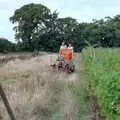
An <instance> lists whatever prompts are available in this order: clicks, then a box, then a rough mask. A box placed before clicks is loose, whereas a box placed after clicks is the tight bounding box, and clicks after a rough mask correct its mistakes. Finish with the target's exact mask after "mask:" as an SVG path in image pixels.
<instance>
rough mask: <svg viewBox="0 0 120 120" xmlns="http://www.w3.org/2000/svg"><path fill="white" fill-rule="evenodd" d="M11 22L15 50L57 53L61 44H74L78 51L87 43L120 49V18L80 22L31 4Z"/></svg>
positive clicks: (19, 10) (12, 18) (42, 6)
mask: <svg viewBox="0 0 120 120" xmlns="http://www.w3.org/2000/svg"><path fill="white" fill-rule="evenodd" d="M10 21H11V22H12V23H13V24H14V25H15V26H14V28H13V29H14V31H15V39H16V44H12V43H11V44H12V46H13V47H12V50H13V51H35V50H37V51H52V52H56V51H58V49H59V46H60V44H61V42H62V41H65V42H67V43H72V44H73V46H74V49H75V51H77V52H79V51H81V50H82V49H83V48H84V47H86V46H87V45H88V43H89V44H91V45H93V46H94V47H99V46H101V47H120V15H116V16H114V17H105V18H104V19H100V20H93V21H92V22H90V23H87V22H82V23H80V22H78V21H77V20H76V19H74V18H72V17H66V18H59V17H58V13H57V11H54V12H51V10H50V9H49V8H48V7H46V6H44V5H42V4H34V3H31V4H27V5H24V6H22V7H21V8H19V9H17V10H15V12H14V15H13V16H12V17H10ZM7 42H8V43H10V42H9V41H7ZM8 43H6V42H5V44H6V45H5V46H6V47H5V46H4V47H1V49H0V52H1V51H4V49H7V50H8V51H9V49H8V46H7V44H8ZM1 44H3V43H2V41H1V40H0V45H1ZM10 50H11V48H10Z"/></svg>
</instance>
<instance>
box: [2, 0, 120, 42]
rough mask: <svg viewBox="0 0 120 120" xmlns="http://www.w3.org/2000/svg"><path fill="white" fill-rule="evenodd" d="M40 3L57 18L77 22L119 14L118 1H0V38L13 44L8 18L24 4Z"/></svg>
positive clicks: (11, 25)
mask: <svg viewBox="0 0 120 120" xmlns="http://www.w3.org/2000/svg"><path fill="white" fill-rule="evenodd" d="M29 3H41V4H43V5H45V6H47V7H48V8H49V9H51V11H55V10H57V12H58V13H59V17H68V16H69V17H73V18H75V19H77V20H78V21H79V22H90V21H92V19H101V18H104V17H106V16H111V17H113V16H115V15H118V14H120V0H0V37H4V38H7V39H8V40H10V41H12V42H14V41H15V39H14V35H15V32H14V31H13V24H12V23H11V22H10V21H9V18H10V17H11V16H12V15H13V14H14V11H15V10H16V9H18V8H20V7H22V6H23V5H25V4H29Z"/></svg>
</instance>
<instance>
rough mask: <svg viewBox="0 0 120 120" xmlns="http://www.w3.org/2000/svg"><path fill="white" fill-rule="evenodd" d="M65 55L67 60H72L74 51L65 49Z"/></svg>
mask: <svg viewBox="0 0 120 120" xmlns="http://www.w3.org/2000/svg"><path fill="white" fill-rule="evenodd" d="M62 52H63V56H64V59H65V60H71V59H72V51H71V50H70V49H67V48H66V49H64V51H62Z"/></svg>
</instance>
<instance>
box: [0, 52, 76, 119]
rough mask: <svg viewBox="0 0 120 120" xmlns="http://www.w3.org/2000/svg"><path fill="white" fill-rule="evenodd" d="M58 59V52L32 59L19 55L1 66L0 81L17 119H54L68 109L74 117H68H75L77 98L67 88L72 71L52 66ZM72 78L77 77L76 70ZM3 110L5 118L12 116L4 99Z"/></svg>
mask: <svg viewBox="0 0 120 120" xmlns="http://www.w3.org/2000/svg"><path fill="white" fill-rule="evenodd" d="M54 60H55V55H51V54H50V55H48V54H47V55H44V56H40V57H34V58H31V59H29V60H19V59H16V60H14V61H9V62H8V63H7V64H5V65H4V66H1V68H0V76H1V77H0V81H1V82H2V84H3V87H4V90H5V93H6V95H7V98H8V100H9V102H10V105H11V106H12V109H13V111H14V113H15V116H16V118H17V120H52V119H53V118H54V115H55V114H56V112H57V111H59V112H60V113H59V115H58V116H59V117H58V118H60V116H65V114H66V113H67V114H68V116H69V118H72V119H69V118H64V120H75V118H74V117H71V115H72V116H74V113H72V112H73V111H74V101H73V99H72V96H71V93H70V91H69V90H68V89H67V91H66V85H67V84H68V83H67V82H66V80H65V79H68V78H67V77H68V75H66V74H65V73H54V72H52V71H50V70H49V64H50V63H51V62H53V61H54ZM69 79H70V81H72V79H75V76H74V74H73V77H72V76H71V77H70V78H69ZM68 105H69V106H68ZM60 106H64V107H60ZM74 112H75V111H74ZM0 113H1V116H2V118H0V119H1V120H9V116H8V114H7V112H6V109H5V107H4V105H3V102H2V101H1V100H0ZM58 118H56V120H58ZM62 120H63V119H62Z"/></svg>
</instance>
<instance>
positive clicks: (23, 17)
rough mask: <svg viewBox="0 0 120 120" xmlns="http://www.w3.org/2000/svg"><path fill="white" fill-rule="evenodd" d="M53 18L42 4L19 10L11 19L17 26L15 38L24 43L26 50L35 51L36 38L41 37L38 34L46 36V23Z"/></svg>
mask: <svg viewBox="0 0 120 120" xmlns="http://www.w3.org/2000/svg"><path fill="white" fill-rule="evenodd" d="M50 16H51V12H50V10H49V9H48V8H47V7H46V6H44V5H41V4H33V3H32V4H28V5H24V6H23V7H21V8H20V9H17V10H16V11H15V13H14V15H13V16H12V17H11V18H10V21H12V23H13V24H15V25H16V26H15V27H14V30H15V32H16V34H15V38H16V40H17V41H19V42H23V45H24V46H25V49H26V50H32V51H33V50H34V49H35V48H34V38H35V36H36V37H39V36H37V33H38V32H39V33H40V34H44V33H45V32H46V31H45V29H46V23H47V21H49V18H50Z"/></svg>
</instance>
